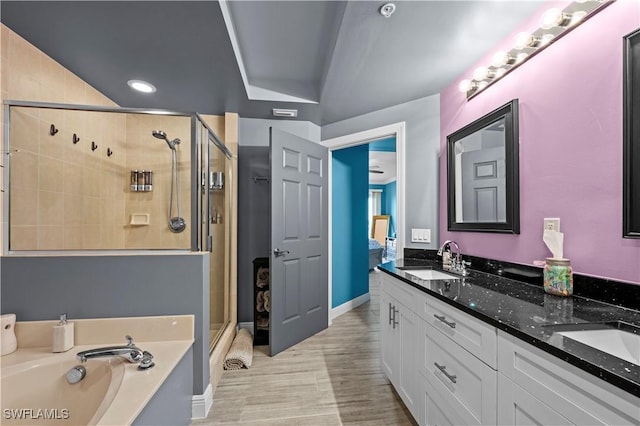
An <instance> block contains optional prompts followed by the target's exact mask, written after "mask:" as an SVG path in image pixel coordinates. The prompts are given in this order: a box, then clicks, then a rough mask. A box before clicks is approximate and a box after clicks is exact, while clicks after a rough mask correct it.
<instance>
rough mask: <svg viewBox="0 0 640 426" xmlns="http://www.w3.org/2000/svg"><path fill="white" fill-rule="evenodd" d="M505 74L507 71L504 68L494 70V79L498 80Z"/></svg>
mask: <svg viewBox="0 0 640 426" xmlns="http://www.w3.org/2000/svg"><path fill="white" fill-rule="evenodd" d="M506 72H507V70H506V69H505V68H498V69H496V78H500V77H502V76H503V75H505V74H506Z"/></svg>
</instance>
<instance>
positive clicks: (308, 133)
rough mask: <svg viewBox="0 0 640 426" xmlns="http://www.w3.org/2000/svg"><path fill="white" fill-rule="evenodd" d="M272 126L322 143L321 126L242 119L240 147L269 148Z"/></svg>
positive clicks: (239, 137)
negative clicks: (270, 128)
mask: <svg viewBox="0 0 640 426" xmlns="http://www.w3.org/2000/svg"><path fill="white" fill-rule="evenodd" d="M271 126H273V127H275V128H277V129H280V130H284V131H285V132H289V133H292V134H294V135H296V136H300V137H301V138H305V139H309V140H310V141H313V142H320V126H318V125H316V124H313V123H311V122H310V121H294V120H263V119H260V118H240V120H239V121H238V143H239V144H240V146H269V127H271Z"/></svg>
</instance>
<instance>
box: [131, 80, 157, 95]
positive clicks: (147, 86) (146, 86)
mask: <svg viewBox="0 0 640 426" xmlns="http://www.w3.org/2000/svg"><path fill="white" fill-rule="evenodd" d="M127 84H128V85H129V87H131V88H132V89H133V90H137V91H138V92H142V93H155V91H156V88H155V86H154V85H153V84H151V83H147V82H146V81H142V80H129V81H127Z"/></svg>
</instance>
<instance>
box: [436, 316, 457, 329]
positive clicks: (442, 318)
mask: <svg viewBox="0 0 640 426" xmlns="http://www.w3.org/2000/svg"><path fill="white" fill-rule="evenodd" d="M433 316H434V317H436V318H437V319H439V320H440V321H442V322H443V323H445V324H447V325H448V326H449V327H451V328H456V323H455V322H453V321H447V320H446V318H445V317H444V315H438V314H433Z"/></svg>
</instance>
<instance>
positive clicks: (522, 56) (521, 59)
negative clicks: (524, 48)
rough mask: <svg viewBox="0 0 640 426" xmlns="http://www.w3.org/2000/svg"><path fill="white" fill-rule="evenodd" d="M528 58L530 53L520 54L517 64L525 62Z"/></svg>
mask: <svg viewBox="0 0 640 426" xmlns="http://www.w3.org/2000/svg"><path fill="white" fill-rule="evenodd" d="M527 56H529V54H528V53H524V52H523V53H518V56H517V57H516V64H521V63H522V62H524V60H525V59H527Z"/></svg>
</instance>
